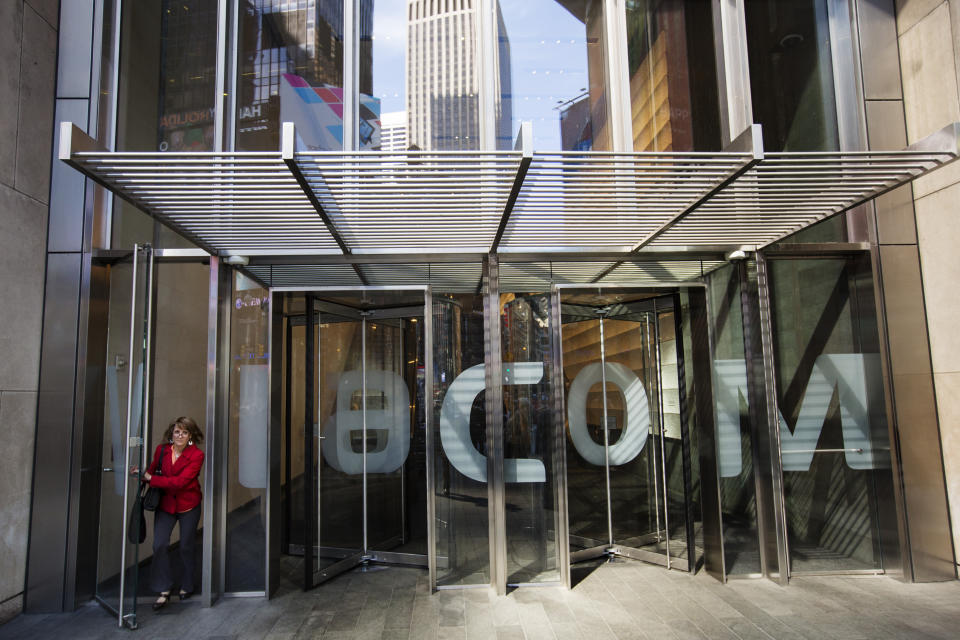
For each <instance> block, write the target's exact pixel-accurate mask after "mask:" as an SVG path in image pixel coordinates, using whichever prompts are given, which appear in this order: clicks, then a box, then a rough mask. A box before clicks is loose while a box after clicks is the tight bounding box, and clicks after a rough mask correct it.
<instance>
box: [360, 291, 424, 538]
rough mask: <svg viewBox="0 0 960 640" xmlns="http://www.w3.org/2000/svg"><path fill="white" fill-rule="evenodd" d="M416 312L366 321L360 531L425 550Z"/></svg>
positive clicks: (419, 343)
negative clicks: (364, 505)
mask: <svg viewBox="0 0 960 640" xmlns="http://www.w3.org/2000/svg"><path fill="white" fill-rule="evenodd" d="M420 308H421V309H422V308H423V307H422V305H420ZM422 318H423V315H422V314H421V315H420V316H419V317H404V318H390V319H384V320H379V321H377V320H374V321H368V322H367V350H366V354H367V358H366V378H367V384H366V395H367V398H366V403H367V500H368V512H367V513H368V515H367V522H368V524H367V531H368V544H369V547H370V549H374V550H377V551H392V552H397V553H415V554H420V555H423V556H426V555H427V502H426V499H427V492H426V487H427V473H426V469H427V467H426V464H427V459H426V442H427V441H426V436H427V432H426V422H425V415H424V405H423V400H424V396H423V391H424V388H423V383H424V379H425V369H424V364H423V340H422V337H423V334H422V329H423V322H422Z"/></svg>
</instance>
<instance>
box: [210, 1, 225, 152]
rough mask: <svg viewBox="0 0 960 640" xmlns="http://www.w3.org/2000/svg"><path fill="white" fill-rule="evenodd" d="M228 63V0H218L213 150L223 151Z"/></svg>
mask: <svg viewBox="0 0 960 640" xmlns="http://www.w3.org/2000/svg"><path fill="white" fill-rule="evenodd" d="M226 64H227V0H217V71H216V74H217V75H216V80H215V85H214V91H216V94H215V95H214V99H213V150H214V151H223V117H224V113H223V106H224V105H223V103H224V100H223V97H224V89H225V88H226V75H227V72H226Z"/></svg>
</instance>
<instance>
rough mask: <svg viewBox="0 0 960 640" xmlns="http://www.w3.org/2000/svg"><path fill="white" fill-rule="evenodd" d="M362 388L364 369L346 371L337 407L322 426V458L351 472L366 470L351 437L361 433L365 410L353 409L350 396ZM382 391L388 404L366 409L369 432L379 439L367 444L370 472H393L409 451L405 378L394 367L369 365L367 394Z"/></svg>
mask: <svg viewBox="0 0 960 640" xmlns="http://www.w3.org/2000/svg"><path fill="white" fill-rule="evenodd" d="M362 390H363V372H361V371H346V372H344V373H343V374H341V375H340V379H339V382H338V383H337V410H336V412H335V413H334V414H333V415H331V416H330V418H329V419H328V420H327V423H326V424H325V425H324V427H323V435H324V440H323V447H322V449H323V458H324V459H325V460H326V461H327V462H328V463H329V464H330V466H331V467H333V468H334V469H336V470H337V471H340V472H342V473H346V474H349V475H359V474H361V473H363V452H362V450H361V451H359V452H358V451H354V449H353V445H352V443H351V439H352V438H353V436H354V435H355V436H357V437H362V433H363V410H362V409H356V410H350V408H349V407H350V404H351V399H352V398H353V396H354V395H355V394H359V393H360V391H362ZM376 392H382V393H383V398H384V404H385V407H384V408H383V409H369V408H368V409H367V436H368V437H371V436H376V438H377V443H376V445H374V446H373V447H371V446H370V445H368V446H367V472H368V473H390V472H391V471H396V470H397V469H399V468H400V467H401V466H402V465H403V463H404V461H406V459H407V455H408V454H409V453H410V408H409V402H410V394H409V391H408V390H407V385H406V383H405V382H404V381H403V378H401V377H400V376H398V375H397V374H396V373H394V372H393V371H383V370H381V369H367V397H368V398H369V397H370V396H371V395H374V394H376Z"/></svg>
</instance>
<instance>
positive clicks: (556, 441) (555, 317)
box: [550, 285, 571, 589]
mask: <svg viewBox="0 0 960 640" xmlns="http://www.w3.org/2000/svg"><path fill="white" fill-rule="evenodd" d="M550 329H551V331H550V335H551V337H552V338H553V339H552V341H551V342H552V345H553V371H552V376H551V383H552V384H551V388H552V391H553V436H554V437H553V487H554V491H555V492H556V496H557V517H556V529H555V530H556V544H557V561H558V562H559V564H560V582H561V583H562V584H564V585H566V587H567V588H568V589H569V588H570V587H571V584H570V514H569V512H568V510H567V505H568V502H567V438H566V407H565V404H564V386H563V319H562V314H561V311H560V291H559V290H558V289H557V286H556V285H553V286H552V287H551V290H550Z"/></svg>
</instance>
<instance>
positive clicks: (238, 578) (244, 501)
mask: <svg viewBox="0 0 960 640" xmlns="http://www.w3.org/2000/svg"><path fill="white" fill-rule="evenodd" d="M269 303H270V297H269V291H268V290H267V289H264V288H263V287H261V286H260V285H259V284H257V283H256V282H254V281H253V280H250V279H249V278H247V277H246V276H244V275H243V274H241V273H240V272H234V281H233V304H232V305H231V319H230V408H229V419H230V426H229V436H228V445H227V446H228V449H227V455H226V458H227V460H226V464H227V488H226V495H227V523H226V559H225V571H226V584H225V591H227V592H243V591H263V590H264V589H265V588H266V506H267V505H266V499H267V498H266V488H267V451H268V438H269V432H268V427H269V423H270V421H269V414H268V407H269V400H270V397H269V387H268V384H267V383H268V380H269V366H270V365H269V355H270V354H269V350H268V345H269V335H268V330H269V319H270V304H269Z"/></svg>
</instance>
